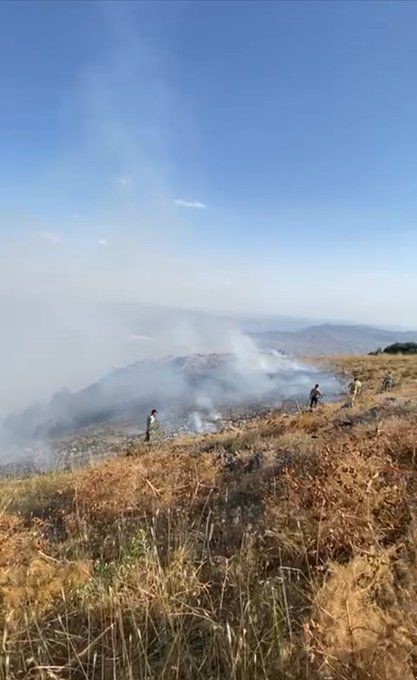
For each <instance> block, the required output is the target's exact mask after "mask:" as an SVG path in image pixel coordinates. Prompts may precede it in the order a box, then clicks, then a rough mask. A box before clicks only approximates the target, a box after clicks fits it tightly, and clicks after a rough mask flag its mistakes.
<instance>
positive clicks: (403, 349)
mask: <svg viewBox="0 0 417 680" xmlns="http://www.w3.org/2000/svg"><path fill="white" fill-rule="evenodd" d="M384 352H385V354H417V342H395V343H394V344H393V345H388V347H385V349H384Z"/></svg>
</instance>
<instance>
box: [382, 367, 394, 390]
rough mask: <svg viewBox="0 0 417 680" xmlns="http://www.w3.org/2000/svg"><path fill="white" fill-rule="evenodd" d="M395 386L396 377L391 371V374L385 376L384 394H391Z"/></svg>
mask: <svg viewBox="0 0 417 680" xmlns="http://www.w3.org/2000/svg"><path fill="white" fill-rule="evenodd" d="M393 384H394V377H393V375H392V373H391V371H389V373H387V375H386V376H385V378H384V381H383V383H382V389H383V391H384V392H391V390H392V386H393Z"/></svg>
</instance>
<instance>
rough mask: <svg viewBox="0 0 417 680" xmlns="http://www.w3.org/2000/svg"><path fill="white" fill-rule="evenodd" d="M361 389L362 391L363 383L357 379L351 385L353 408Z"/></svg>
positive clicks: (350, 392)
mask: <svg viewBox="0 0 417 680" xmlns="http://www.w3.org/2000/svg"><path fill="white" fill-rule="evenodd" d="M361 389H362V383H361V381H360V380H359V378H355V379H354V380H353V381H352V382H351V383H350V385H349V394H350V400H349V404H350V406H353V405H354V404H355V401H356V397H357V396H358V395H359V394H360V391H361Z"/></svg>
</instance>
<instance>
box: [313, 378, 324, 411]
mask: <svg viewBox="0 0 417 680" xmlns="http://www.w3.org/2000/svg"><path fill="white" fill-rule="evenodd" d="M321 396H322V393H321V390H320V385H319V384H317V385H315V386H314V387H313V389H312V390H311V392H310V411H313V410H314V409H315V408H316V406H317V404H318V403H319V399H320V398H321Z"/></svg>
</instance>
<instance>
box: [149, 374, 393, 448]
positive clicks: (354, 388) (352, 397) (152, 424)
mask: <svg viewBox="0 0 417 680" xmlns="http://www.w3.org/2000/svg"><path fill="white" fill-rule="evenodd" d="M393 385H394V377H393V375H392V373H391V372H389V373H387V374H386V376H385V377H384V379H383V381H382V391H383V392H390V391H391V390H392V387H393ZM361 390H362V383H361V381H360V380H359V378H358V377H357V376H355V378H354V379H353V380H352V382H351V383H350V384H349V385H348V394H349V399H348V402H347V406H350V407H353V406H354V405H355V401H356V398H357V397H358V395H359V394H360V393H361ZM323 396H324V395H323V393H322V391H321V389H320V385H319V383H317V384H316V385H314V387H313V389H312V390H311V391H310V411H314V409H315V408H316V407H317V406H318V404H319V402H320V399H322V398H323ZM158 427H159V423H158V411H157V410H156V408H153V409H152V411H151V412H150V414H149V416H148V417H147V419H146V432H145V442H150V441H151V440H152V439H153V438H154V437H155V434H156V432H157V430H158Z"/></svg>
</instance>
